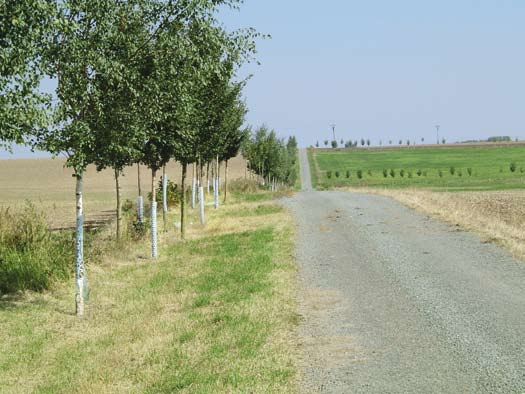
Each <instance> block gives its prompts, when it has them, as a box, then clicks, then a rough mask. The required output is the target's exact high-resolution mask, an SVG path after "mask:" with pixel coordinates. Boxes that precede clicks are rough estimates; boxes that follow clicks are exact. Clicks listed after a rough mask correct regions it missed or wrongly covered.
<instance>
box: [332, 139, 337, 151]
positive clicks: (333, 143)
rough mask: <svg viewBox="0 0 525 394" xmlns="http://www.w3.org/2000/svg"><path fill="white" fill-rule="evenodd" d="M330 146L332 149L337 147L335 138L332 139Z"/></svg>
mask: <svg viewBox="0 0 525 394" xmlns="http://www.w3.org/2000/svg"><path fill="white" fill-rule="evenodd" d="M332 148H333V149H336V148H337V141H336V140H333V141H332Z"/></svg>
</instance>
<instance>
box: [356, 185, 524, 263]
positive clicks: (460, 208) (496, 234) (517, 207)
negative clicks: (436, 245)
mask: <svg viewBox="0 0 525 394" xmlns="http://www.w3.org/2000/svg"><path fill="white" fill-rule="evenodd" d="M355 191H356V192H368V193H374V194H380V195H384V196H389V197H392V198H394V199H396V200H398V201H400V202H401V203H403V204H405V205H407V206H409V207H411V208H414V209H417V210H419V211H422V212H425V213H428V214H430V215H432V216H434V217H436V218H438V219H441V220H444V221H446V222H448V223H451V224H454V225H459V226H461V227H463V228H465V229H467V230H470V231H473V232H475V233H477V234H479V235H480V236H481V237H482V238H483V239H485V240H486V241H487V242H495V243H497V244H498V245H501V246H503V247H505V248H506V249H507V250H509V251H510V252H511V253H512V254H513V255H515V256H516V257H518V258H521V259H525V229H524V228H523V223H524V222H525V191H523V190H513V191H490V192H451V193H447V192H433V191H427V190H420V189H419V190H416V189H414V190H389V189H357V190H355Z"/></svg>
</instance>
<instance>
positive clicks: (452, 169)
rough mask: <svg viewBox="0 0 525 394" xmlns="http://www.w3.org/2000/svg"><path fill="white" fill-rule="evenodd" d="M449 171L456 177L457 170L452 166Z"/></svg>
mask: <svg viewBox="0 0 525 394" xmlns="http://www.w3.org/2000/svg"><path fill="white" fill-rule="evenodd" d="M449 171H450V175H454V174H455V173H456V168H455V167H454V166H452V167H450V169H449Z"/></svg>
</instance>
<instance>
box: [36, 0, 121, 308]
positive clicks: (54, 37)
mask: <svg viewBox="0 0 525 394" xmlns="http://www.w3.org/2000/svg"><path fill="white" fill-rule="evenodd" d="M50 4H52V7H54V9H55V13H54V15H53V16H52V24H51V26H52V30H51V31H50V32H49V34H48V35H47V36H46V38H47V40H46V41H45V42H44V43H43V45H42V46H41V47H40V50H41V52H40V54H39V55H40V58H41V60H42V62H43V64H44V65H45V69H46V72H47V74H48V75H49V76H50V77H52V78H56V80H57V88H56V96H57V99H58V101H57V103H56V105H55V108H54V112H55V113H54V125H53V127H50V128H49V129H48V130H46V131H45V132H42V133H40V134H39V135H38V143H39V146H40V147H43V148H45V149H46V150H48V151H49V152H51V153H53V154H59V153H65V154H66V156H67V161H66V165H67V166H68V167H70V168H72V169H73V171H74V177H75V179H76V207H77V208H76V210H77V237H76V270H75V277H76V291H75V293H76V294H75V301H76V310H77V314H78V315H82V314H83V312H84V300H85V299H86V298H87V294H88V292H87V279H86V272H85V265H84V247H83V239H84V238H83V222H84V214H83V201H82V192H83V176H84V172H85V170H86V167H87V166H88V164H91V163H93V162H94V161H95V159H96V148H95V147H96V133H95V130H94V128H93V125H94V123H96V119H100V118H101V115H102V114H103V109H102V108H99V107H97V106H96V103H97V102H98V98H97V97H98V95H99V94H100V92H99V91H98V90H97V83H96V80H97V78H99V76H100V75H115V76H116V75H120V76H122V72H123V68H122V65H121V64H119V62H118V61H116V60H115V57H114V55H115V50H114V48H112V46H111V43H113V42H114V35H115V34H117V29H116V27H117V26H119V25H120V22H121V18H122V16H123V15H125V12H126V11H127V9H126V10H123V8H122V7H123V4H122V3H121V2H119V1H117V0H108V1H106V2H96V3H91V2H90V3H87V2H76V1H72V0H70V1H68V0H64V1H60V2H56V3H55V2H50ZM126 8H127V6H126Z"/></svg>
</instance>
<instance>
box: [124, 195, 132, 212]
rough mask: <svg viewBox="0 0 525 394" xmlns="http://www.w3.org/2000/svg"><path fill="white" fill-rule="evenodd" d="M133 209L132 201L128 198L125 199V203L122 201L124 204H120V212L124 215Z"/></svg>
mask: <svg viewBox="0 0 525 394" xmlns="http://www.w3.org/2000/svg"><path fill="white" fill-rule="evenodd" d="M133 208H134V206H133V201H131V200H130V199H129V198H127V199H126V201H124V203H123V204H122V212H124V213H126V212H131V211H132V210H133Z"/></svg>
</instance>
